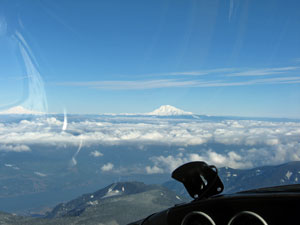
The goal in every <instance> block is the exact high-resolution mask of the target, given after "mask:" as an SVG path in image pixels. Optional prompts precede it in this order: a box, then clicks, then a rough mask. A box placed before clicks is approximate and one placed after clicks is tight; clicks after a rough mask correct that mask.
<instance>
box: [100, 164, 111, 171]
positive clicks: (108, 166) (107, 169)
mask: <svg viewBox="0 0 300 225" xmlns="http://www.w3.org/2000/svg"><path fill="white" fill-rule="evenodd" d="M113 168H114V164H112V163H107V164H104V165H103V166H102V167H101V170H102V171H103V172H108V171H111V170H112V169H113Z"/></svg>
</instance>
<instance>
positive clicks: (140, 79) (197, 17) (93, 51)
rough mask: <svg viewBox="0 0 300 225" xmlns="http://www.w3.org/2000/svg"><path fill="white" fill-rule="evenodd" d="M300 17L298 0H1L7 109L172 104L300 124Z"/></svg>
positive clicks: (0, 71)
mask: <svg viewBox="0 0 300 225" xmlns="http://www.w3.org/2000/svg"><path fill="white" fill-rule="evenodd" d="M299 10H300V2H299V1H297V0H294V1H283V0H281V1H280V0H273V1H260V0H252V1H246V0H245V1H240V0H227V1H225V0H219V1H217V0H206V1H200V0H197V1H196V0H195V1H190V0H185V1H179V0H178V1H175V0H174V1H170V0H169V1H166V0H156V1H155V0H154V1H141V0H140V1H122V0H119V1H117V0H110V1H96V0H94V1H92V0H88V1H76V0H72V1H71V0H70V1H69V0H68V1H67V0H59V1H58V0H51V1H50V0H43V1H42V0H40V1H34V0H27V1H21V0H19V1H18V0H1V2H0V107H1V108H0V109H2V110H3V109H6V108H9V107H12V106H15V105H24V106H26V107H29V108H31V109H33V110H41V109H44V110H48V111H49V112H63V110H64V109H66V110H67V111H68V112H70V113H105V112H112V113H120V112H129V113H133V112H148V111H152V110H154V109H155V108H157V107H159V106H160V105H163V104H170V105H174V106H176V107H178V108H182V109H184V110H186V111H192V112H195V113H199V114H210V115H239V116H270V117H297V118H299V117H300V74H299V73H300V13H299ZM24 61H25V63H24ZM26 62H27V64H26ZM47 106H48V108H47Z"/></svg>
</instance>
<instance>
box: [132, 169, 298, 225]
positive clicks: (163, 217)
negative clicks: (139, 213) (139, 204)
mask: <svg viewBox="0 0 300 225" xmlns="http://www.w3.org/2000/svg"><path fill="white" fill-rule="evenodd" d="M195 165H196V164H194V166H195ZM196 166H197V167H199V165H196ZM200 166H201V165H200ZM204 166H205V165H204ZM210 167H211V166H210ZM211 168H212V167H211ZM212 169H213V168H212ZM188 170H189V171H191V168H189V169H188ZM213 170H214V169H213ZM202 171H203V170H202ZM214 171H216V170H214ZM197 173H198V175H199V171H198V172H197ZM216 173H217V171H216ZM185 174H187V173H185ZM202 175H203V176H204V179H206V178H208V179H206V182H207V183H209V182H210V181H209V180H210V178H209V176H206V174H201V177H203V176H202ZM172 176H173V175H172ZM189 176H190V175H188V174H187V177H189ZM191 177H194V178H195V173H194V174H193V175H191ZM196 177H199V176H196ZM197 179H198V178H197ZM188 180H189V179H185V181H184V182H188ZM194 181H195V179H194V180H193V182H191V183H194ZM198 181H199V180H198ZM200 183H201V182H200ZM217 184H218V185H220V184H219V183H218V182H217ZM218 185H217V186H218ZM185 186H186V188H187V189H189V188H190V187H189V185H188V184H187V183H185ZM206 186H207V187H209V188H212V187H213V186H209V184H206ZM217 186H214V188H216V187H217ZM199 187H202V190H201V191H200V192H199V193H198V194H199V195H200V194H201V193H204V192H206V191H205V187H204V188H203V185H202V186H201V185H200V186H199ZM194 190H195V189H194ZM191 192H192V191H191V190H190V191H189V193H191ZM211 193H212V192H211ZM198 194H197V196H198ZM271 224H274V225H277V224H278V225H299V224H300V185H287V186H278V187H270V188H261V189H255V190H250V191H246V192H240V193H236V194H230V195H221V194H218V195H214V196H209V197H203V198H201V199H199V198H195V200H193V201H192V202H190V203H186V204H181V205H175V206H174V207H172V208H169V209H167V210H165V211H162V212H159V213H156V214H153V215H151V216H149V217H147V218H145V219H143V220H140V221H137V222H134V223H131V225H271Z"/></svg>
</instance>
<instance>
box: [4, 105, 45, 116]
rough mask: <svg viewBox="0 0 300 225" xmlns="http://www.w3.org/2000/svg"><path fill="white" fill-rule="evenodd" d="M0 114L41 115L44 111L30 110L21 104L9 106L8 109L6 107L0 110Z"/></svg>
mask: <svg viewBox="0 0 300 225" xmlns="http://www.w3.org/2000/svg"><path fill="white" fill-rule="evenodd" d="M0 114H18V115H24V114H27V115H28V114H30V115H41V114H44V113H42V112H36V111H32V110H29V109H26V108H24V107H23V106H15V107H12V108H9V109H7V110H5V111H2V112H0Z"/></svg>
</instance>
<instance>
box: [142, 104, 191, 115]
mask: <svg viewBox="0 0 300 225" xmlns="http://www.w3.org/2000/svg"><path fill="white" fill-rule="evenodd" d="M147 115H154V116H180V115H193V113H191V112H186V111H183V110H182V109H178V108H176V107H174V106H171V105H162V106H160V107H159V108H158V109H156V110H154V111H153V112H150V113H147Z"/></svg>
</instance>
